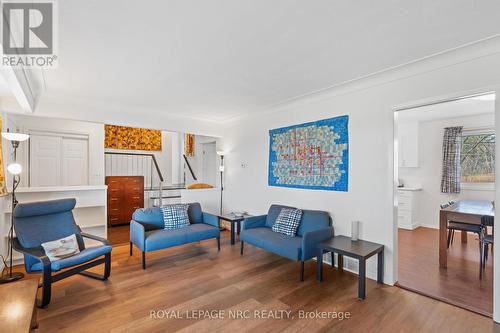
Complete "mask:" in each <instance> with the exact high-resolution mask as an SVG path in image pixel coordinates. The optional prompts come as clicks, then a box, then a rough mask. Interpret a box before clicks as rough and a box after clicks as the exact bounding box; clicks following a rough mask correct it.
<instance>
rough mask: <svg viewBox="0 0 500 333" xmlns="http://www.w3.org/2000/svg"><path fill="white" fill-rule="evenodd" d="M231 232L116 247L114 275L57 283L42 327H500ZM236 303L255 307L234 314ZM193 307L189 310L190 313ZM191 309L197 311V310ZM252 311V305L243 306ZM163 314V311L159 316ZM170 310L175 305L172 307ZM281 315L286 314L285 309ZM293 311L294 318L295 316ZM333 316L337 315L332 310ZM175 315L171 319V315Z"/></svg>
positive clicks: (154, 329)
mask: <svg viewBox="0 0 500 333" xmlns="http://www.w3.org/2000/svg"><path fill="white" fill-rule="evenodd" d="M239 250H240V249H239V244H236V245H235V246H231V245H230V244H229V233H228V232H223V235H222V249H221V251H220V252H219V253H218V252H217V247H216V242H215V240H208V241H203V242H200V243H195V244H189V245H185V246H180V247H175V248H171V249H168V250H164V251H158V252H155V253H151V254H148V255H147V260H148V268H147V269H146V270H145V271H144V270H142V269H141V265H140V252H139V251H137V250H135V252H134V256H132V257H130V256H129V254H128V246H118V247H115V248H114V249H113V255H112V270H111V277H110V279H109V281H107V282H101V281H96V280H93V279H89V278H86V277H83V276H74V277H71V278H68V279H66V280H63V281H61V282H58V283H56V284H55V285H54V286H53V299H52V303H51V304H50V305H49V307H48V308H47V309H42V310H40V311H39V314H38V319H39V325H40V326H39V330H38V332H176V331H181V332H234V331H245V332H258V333H264V332H280V331H287V332H298V331H302V332H330V331H338V332H436V331H449V332H468V333H471V332H493V331H494V330H495V329H498V328H497V327H496V326H495V325H494V323H493V321H492V320H491V319H489V318H486V317H484V316H480V315H477V314H475V313H472V312H469V311H466V310H463V309H460V308H458V307H454V306H451V305H448V304H445V303H442V302H439V301H436V300H433V299H430V298H427V297H424V296H421V295H418V294H415V293H412V292H409V291H406V290H403V289H400V288H397V287H391V286H383V285H378V284H377V283H376V282H375V281H372V280H368V281H367V298H366V300H364V301H360V300H358V299H357V297H356V295H357V292H356V291H357V277H356V276H355V275H353V274H351V273H349V272H342V273H339V272H338V271H337V270H335V269H332V268H331V267H329V266H327V267H325V269H324V278H325V281H324V282H323V283H319V282H317V281H316V278H315V274H316V269H315V261H308V262H307V263H306V265H305V268H306V273H305V281H304V282H299V266H300V265H299V264H298V263H297V262H292V261H290V260H287V259H284V258H281V257H278V256H276V255H273V254H270V253H266V252H264V251H262V250H260V249H256V248H254V247H252V246H247V247H246V248H245V254H244V255H243V256H240V253H239ZM161 310H178V311H179V315H180V316H181V317H182V318H180V319H173V318H170V319H167V318H163V319H159V318H157V319H155V318H151V311H157V312H156V314H157V316H162V315H161V313H162V312H161ZM196 310H207V311H208V310H223V311H225V312H223V313H224V314H225V318H224V319H203V318H187V317H186V316H187V313H191V314H192V313H193V312H192V311H196ZM229 310H242V311H244V310H249V311H250V312H249V317H250V318H248V319H230V318H228V317H229ZM259 310H267V311H268V312H267V315H269V313H271V312H269V310H286V311H291V313H290V316H291V317H290V318H283V319H280V318H274V319H272V318H268V319H263V318H256V316H255V312H254V311H257V312H256V313H258V314H260V315H261V316H264V314H265V313H264V312H259ZM301 310H303V311H312V312H313V313H314V311H328V312H334V311H336V312H349V313H350V318H344V319H343V320H339V319H332V318H325V319H320V318H312V319H311V318H308V319H301V318H299V315H300V311H301ZM186 311H187V313H186ZM190 311H191V312H190ZM242 313H244V312H242ZM158 314H159V315H158ZM163 314H166V312H163ZM275 314H279V312H275ZM292 316H293V318H292ZM331 316H332V314H330V317H331ZM163 317H165V316H163Z"/></svg>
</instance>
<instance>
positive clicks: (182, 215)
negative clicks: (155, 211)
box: [161, 204, 189, 229]
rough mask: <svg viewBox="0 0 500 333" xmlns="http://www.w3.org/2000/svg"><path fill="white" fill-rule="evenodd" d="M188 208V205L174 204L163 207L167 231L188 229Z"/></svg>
mask: <svg viewBox="0 0 500 333" xmlns="http://www.w3.org/2000/svg"><path fill="white" fill-rule="evenodd" d="M188 208H189V205H188V204H174V205H165V206H163V207H161V209H162V211H163V223H164V225H165V229H179V228H184V227H187V226H188V225H189V216H188Z"/></svg>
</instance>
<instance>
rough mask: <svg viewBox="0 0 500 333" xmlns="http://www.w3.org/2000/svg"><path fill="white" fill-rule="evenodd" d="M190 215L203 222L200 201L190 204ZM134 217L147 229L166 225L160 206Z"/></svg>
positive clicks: (192, 220)
mask: <svg viewBox="0 0 500 333" xmlns="http://www.w3.org/2000/svg"><path fill="white" fill-rule="evenodd" d="M188 216H189V222H191V223H203V212H202V210H201V205H200V204H199V203H198V202H194V203H190V204H189V209H188ZM132 219H133V220H135V221H137V222H140V223H141V224H142V225H144V227H145V228H146V231H148V230H155V229H163V228H164V227H165V224H164V222H163V212H162V210H161V208H159V207H153V208H140V209H137V210H136V211H135V212H134V214H133V215H132ZM61 238H62V237H61Z"/></svg>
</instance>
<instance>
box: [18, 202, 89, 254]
mask: <svg viewBox="0 0 500 333" xmlns="http://www.w3.org/2000/svg"><path fill="white" fill-rule="evenodd" d="M75 203H76V201H75V199H63V200H51V201H43V202H32V203H20V204H18V205H17V207H16V210H15V212H14V229H15V231H16V235H17V237H18V239H19V243H21V245H22V246H23V247H26V248H31V247H39V246H40V244H42V243H45V242H49V241H53V240H56V239H61V238H64V237H68V236H70V235H72V234H76V235H77V239H78V240H79V242H80V243H81V237H80V230H79V229H78V227H77V225H76V223H75V220H74V218H73V213H72V212H71V210H72V209H73V208H74V207H75Z"/></svg>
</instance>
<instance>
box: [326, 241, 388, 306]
mask: <svg viewBox="0 0 500 333" xmlns="http://www.w3.org/2000/svg"><path fill="white" fill-rule="evenodd" d="M325 252H331V253H332V267H333V266H334V262H333V253H337V254H338V268H339V270H342V269H343V266H344V255H346V256H348V257H351V258H355V259H358V261H359V275H358V298H361V299H365V289H366V260H367V259H368V258H370V257H371V256H373V255H375V254H377V259H378V260H377V282H378V283H383V282H384V245H382V244H377V243H372V242H368V241H364V240H358V241H352V240H351V238H350V237H346V236H334V237H332V238H330V239H328V240H326V241H324V242H322V243H320V244H318V256H317V265H318V266H317V270H316V274H317V279H318V281H320V282H321V281H323V254H324V253H325Z"/></svg>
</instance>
